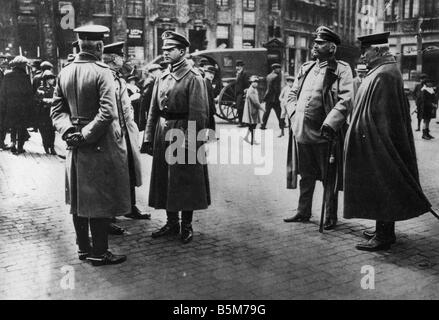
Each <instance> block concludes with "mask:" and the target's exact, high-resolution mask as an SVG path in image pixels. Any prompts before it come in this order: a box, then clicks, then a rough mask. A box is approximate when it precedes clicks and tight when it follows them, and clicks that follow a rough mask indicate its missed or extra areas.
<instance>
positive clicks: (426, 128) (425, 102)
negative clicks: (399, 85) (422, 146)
mask: <svg viewBox="0 0 439 320" xmlns="http://www.w3.org/2000/svg"><path fill="white" fill-rule="evenodd" d="M420 108H421V109H422V120H424V125H423V129H422V139H424V140H431V139H434V137H433V136H432V135H431V134H430V120H431V119H434V118H436V110H437V92H436V86H435V83H434V81H433V80H432V79H430V78H427V79H425V84H424V85H423V86H422V88H421V93H420Z"/></svg>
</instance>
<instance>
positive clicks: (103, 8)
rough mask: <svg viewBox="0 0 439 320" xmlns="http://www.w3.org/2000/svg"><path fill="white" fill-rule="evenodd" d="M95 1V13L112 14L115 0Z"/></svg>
mask: <svg viewBox="0 0 439 320" xmlns="http://www.w3.org/2000/svg"><path fill="white" fill-rule="evenodd" d="M94 3H95V13H97V14H112V12H113V1H112V0H97V1H94Z"/></svg>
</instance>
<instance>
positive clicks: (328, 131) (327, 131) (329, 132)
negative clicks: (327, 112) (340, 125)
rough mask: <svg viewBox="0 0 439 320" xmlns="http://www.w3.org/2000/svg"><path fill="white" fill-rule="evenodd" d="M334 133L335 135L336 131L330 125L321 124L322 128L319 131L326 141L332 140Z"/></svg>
mask: <svg viewBox="0 0 439 320" xmlns="http://www.w3.org/2000/svg"><path fill="white" fill-rule="evenodd" d="M335 135H336V132H335V131H334V129H332V128H331V127H330V126H328V125H327V124H324V125H323V126H322V129H321V131H320V136H321V137H323V138H324V139H326V140H328V141H333V140H334V139H335Z"/></svg>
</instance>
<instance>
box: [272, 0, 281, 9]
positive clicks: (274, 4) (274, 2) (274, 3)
mask: <svg viewBox="0 0 439 320" xmlns="http://www.w3.org/2000/svg"><path fill="white" fill-rule="evenodd" d="M279 1H280V0H270V9H271V11H278V10H280V4H279Z"/></svg>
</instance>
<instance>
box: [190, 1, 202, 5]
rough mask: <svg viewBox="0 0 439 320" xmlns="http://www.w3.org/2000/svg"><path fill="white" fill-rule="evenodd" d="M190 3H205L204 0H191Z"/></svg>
mask: <svg viewBox="0 0 439 320" xmlns="http://www.w3.org/2000/svg"><path fill="white" fill-rule="evenodd" d="M189 4H197V5H204V0H189Z"/></svg>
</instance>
